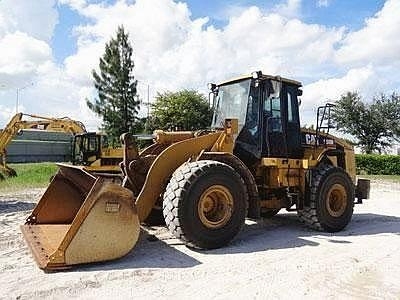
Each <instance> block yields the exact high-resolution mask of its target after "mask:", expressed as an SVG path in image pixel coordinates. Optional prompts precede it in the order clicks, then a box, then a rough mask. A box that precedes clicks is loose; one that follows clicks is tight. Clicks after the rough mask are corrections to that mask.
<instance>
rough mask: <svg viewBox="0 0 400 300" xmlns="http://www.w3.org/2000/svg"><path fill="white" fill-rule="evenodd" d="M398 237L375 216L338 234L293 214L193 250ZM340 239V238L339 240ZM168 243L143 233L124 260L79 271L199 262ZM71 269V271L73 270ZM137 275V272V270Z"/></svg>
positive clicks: (356, 220)
mask: <svg viewBox="0 0 400 300" xmlns="http://www.w3.org/2000/svg"><path fill="white" fill-rule="evenodd" d="M384 233H387V234H396V235H400V218H399V217H394V216H386V215H377V214H354V215H353V219H352V221H351V223H350V224H349V225H348V226H347V228H346V229H345V230H343V231H341V232H337V233H325V232H318V231H313V230H311V229H308V228H306V227H305V226H304V225H302V224H301V223H300V222H299V220H298V218H297V216H296V214H293V213H281V214H278V215H276V216H275V217H273V218H272V219H263V220H259V221H257V222H248V224H246V225H245V226H244V227H243V229H242V231H241V232H240V233H239V235H238V236H237V237H236V238H235V239H234V240H233V241H232V243H230V244H229V245H228V246H226V247H223V248H220V249H215V250H196V249H193V250H191V251H193V252H194V253H201V254H204V255H216V254H217V255H219V254H221V255H223V254H234V253H252V252H259V251H271V250H276V249H290V248H296V247H303V246H315V247H316V246H318V245H319V243H318V242H315V241H310V240H308V239H307V237H314V240H315V239H324V240H325V241H329V242H332V243H338V244H349V243H351V242H350V241H349V240H348V239H346V238H345V237H349V236H363V235H375V234H384ZM340 237H343V239H340ZM168 240H169V242H168V243H166V242H165V241H162V240H159V239H157V236H156V239H155V240H154V241H151V240H150V238H149V235H148V233H147V232H145V231H143V230H142V233H141V238H140V240H139V242H138V243H137V244H136V246H135V248H134V249H133V250H132V251H131V252H130V253H129V254H128V255H126V256H125V257H123V258H121V259H119V260H116V261H110V262H106V263H99V264H90V265H85V266H83V268H82V267H80V268H78V269H75V270H79V271H98V270H118V269H120V270H123V269H140V268H190V267H193V266H196V265H199V264H201V262H200V261H199V260H197V259H195V258H194V257H192V256H190V253H189V254H186V253H183V252H181V251H179V250H178V249H177V248H176V247H174V246H176V245H183V244H182V243H181V242H180V241H179V240H177V239H174V238H172V236H171V238H169V239H168ZM72 270H74V269H72ZM138 272H139V271H138Z"/></svg>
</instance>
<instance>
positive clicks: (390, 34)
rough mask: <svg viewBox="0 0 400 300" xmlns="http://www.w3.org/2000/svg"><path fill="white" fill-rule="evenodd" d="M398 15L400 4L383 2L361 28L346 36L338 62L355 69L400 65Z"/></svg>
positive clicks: (339, 51) (399, 19) (390, 1)
mask: <svg viewBox="0 0 400 300" xmlns="http://www.w3.org/2000/svg"><path fill="white" fill-rule="evenodd" d="M399 16H400V1H399V0H388V1H386V3H385V5H384V7H383V8H382V10H380V11H379V12H378V13H377V14H376V15H375V16H374V17H372V18H369V19H367V20H366V21H365V26H364V27H363V28H362V29H360V30H358V31H356V32H350V33H349V34H348V35H347V37H346V38H345V39H344V41H343V45H342V46H341V47H340V49H339V50H338V52H337V57H336V60H337V62H338V63H340V64H348V65H355V66H360V65H364V64H365V63H366V62H367V63H374V64H390V63H393V62H400V39H399V36H400V18H399Z"/></svg>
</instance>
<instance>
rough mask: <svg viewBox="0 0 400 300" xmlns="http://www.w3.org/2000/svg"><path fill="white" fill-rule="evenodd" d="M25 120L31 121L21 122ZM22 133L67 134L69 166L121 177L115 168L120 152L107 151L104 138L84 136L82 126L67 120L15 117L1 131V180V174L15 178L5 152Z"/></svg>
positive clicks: (119, 171) (120, 155)
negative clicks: (69, 145) (69, 153)
mask: <svg viewBox="0 0 400 300" xmlns="http://www.w3.org/2000/svg"><path fill="white" fill-rule="evenodd" d="M24 116H25V117H29V118H30V119H29V120H22V119H23V117H24ZM24 129H34V130H45V131H54V132H65V133H70V134H71V135H73V142H72V143H73V144H72V149H73V151H72V163H73V164H74V165H79V166H83V168H84V169H85V170H87V171H89V172H95V173H103V174H104V173H107V174H108V173H109V174H121V169H120V168H119V166H118V164H119V163H120V162H121V161H122V148H113V147H109V145H108V143H107V136H106V135H104V134H101V133H95V132H87V131H86V128H85V125H84V124H83V123H82V122H79V121H75V120H72V119H70V118H68V117H64V118H49V117H43V116H38V115H30V114H23V113H18V114H16V115H15V116H13V117H12V118H11V120H10V122H9V123H8V124H7V125H6V127H5V128H4V129H3V130H1V131H0V157H1V164H0V179H4V177H3V176H2V174H4V175H6V176H16V175H17V174H16V172H15V170H13V169H12V168H10V167H9V166H8V165H7V159H6V148H7V146H8V145H9V143H10V142H11V141H12V139H13V138H14V137H15V136H16V135H17V134H18V132H20V130H24Z"/></svg>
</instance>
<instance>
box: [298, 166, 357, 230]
mask: <svg viewBox="0 0 400 300" xmlns="http://www.w3.org/2000/svg"><path fill="white" fill-rule="evenodd" d="M306 197H308V199H309V206H305V207H304V209H303V210H299V211H298V215H299V218H300V220H301V221H303V222H304V223H305V224H306V225H307V226H309V227H311V228H313V229H316V230H320V231H327V232H337V231H340V230H342V229H344V228H345V227H346V226H347V224H348V223H349V222H350V220H351V217H352V215H353V207H354V187H353V182H352V181H351V179H350V177H349V176H348V175H347V173H346V172H345V171H344V170H343V169H342V168H338V167H334V166H331V165H322V166H320V167H319V168H317V169H316V170H315V171H314V172H313V176H312V178H311V188H310V190H309V193H308V195H306Z"/></svg>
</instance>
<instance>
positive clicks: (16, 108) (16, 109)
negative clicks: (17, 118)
mask: <svg viewBox="0 0 400 300" xmlns="http://www.w3.org/2000/svg"><path fill="white" fill-rule="evenodd" d="M32 85H33V82H31V83H29V84H27V85H25V86H23V87H18V88H17V99H16V103H15V113H18V101H19V91H22V90H23V89H26V88H27V87H30V86H32Z"/></svg>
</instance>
